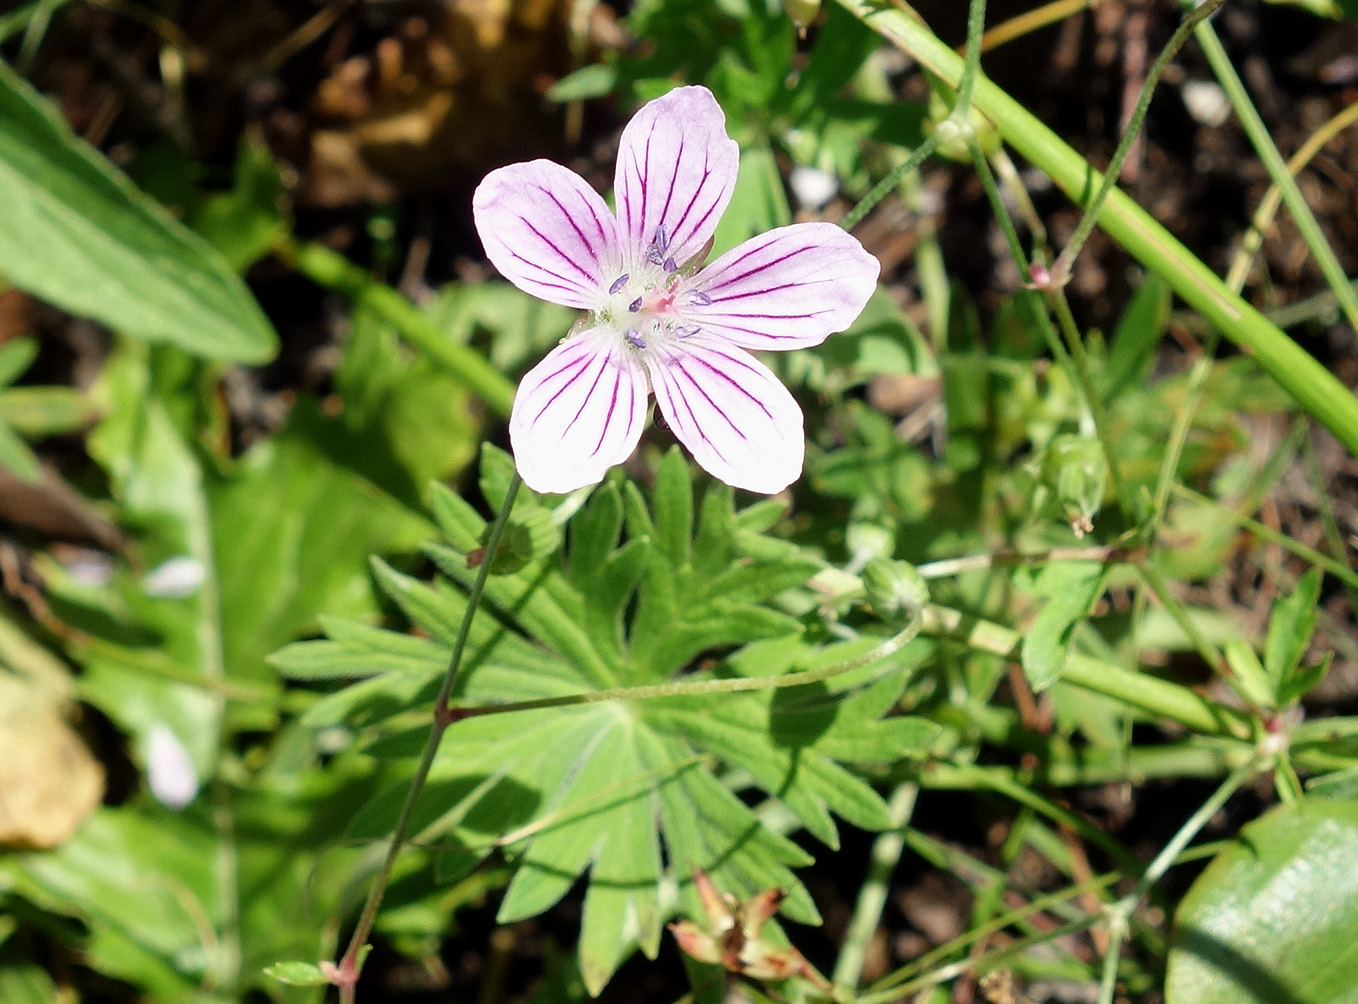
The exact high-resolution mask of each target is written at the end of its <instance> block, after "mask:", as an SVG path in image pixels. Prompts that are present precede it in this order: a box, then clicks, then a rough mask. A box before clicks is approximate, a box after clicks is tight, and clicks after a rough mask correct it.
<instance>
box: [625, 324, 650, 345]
mask: <svg viewBox="0 0 1358 1004" xmlns="http://www.w3.org/2000/svg"><path fill="white" fill-rule="evenodd" d="M627 340H628V341H629V342H631V343H632V348H634V349H644V348H645V347H646V339H644V338H642V337H641V333H640V332H638V331H637V329H636V328H628V329H627Z"/></svg>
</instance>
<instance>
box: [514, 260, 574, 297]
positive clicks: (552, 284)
mask: <svg viewBox="0 0 1358 1004" xmlns="http://www.w3.org/2000/svg"><path fill="white" fill-rule="evenodd" d="M509 254H510V257H512V258H514V259H515V260H516V261H521V262H523V263H524V264H525V265H531V266H532V267H533V268H535V269H537V270H538V271H539V272H546V273H547V274H548V275H550V276H552V278H554V279H560V280H561V282H570V281H571V280H569V279H567V278H566V277H565V276H564V275H561V274H559V273H557V272H553V271H552V270H551V269H550V268H547V267H546V266H544V265H540V264H538V263H537V262H535V261H532V260H531V259H528V258H525V257H524V256H523V255H521V254H519V253H518V252H517V251H510V252H509ZM533 281H534V282H536V283H538V284H539V285H541V286H550V287H551V288H552V289H560V290H564V291H565V292H567V293H579V292H580V287H579V286H563V285H561V283H560V282H543V281H542V280H541V279H534V280H533Z"/></svg>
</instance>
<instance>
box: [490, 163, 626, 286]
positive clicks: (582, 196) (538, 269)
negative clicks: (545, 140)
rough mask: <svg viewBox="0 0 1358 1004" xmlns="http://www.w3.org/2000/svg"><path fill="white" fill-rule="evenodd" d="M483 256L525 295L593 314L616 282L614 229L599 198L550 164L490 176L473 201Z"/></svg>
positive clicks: (617, 256)
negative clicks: (484, 250)
mask: <svg viewBox="0 0 1358 1004" xmlns="http://www.w3.org/2000/svg"><path fill="white" fill-rule="evenodd" d="M472 216H473V218H474V219H475V220H476V232H477V233H478V234H479V235H480V237H481V244H482V246H483V247H485V249H486V257H487V258H489V259H490V260H491V263H492V264H493V265H494V266H495V267H496V268H497V269H499V271H500V274H501V275H503V276H504V277H505V278H506V279H508V280H509V281H510V282H512V283H513V284H514V285H515V286H518V287H519V289H521V290H523V291H524V292H525V293H531V294H532V295H533V296H536V297H538V298H540V299H543V300H548V301H550V302H551V303H559V304H562V305H563V306H566V307H579V308H581V309H582V310H592V309H593V308H594V307H596V306H598V304H599V302H600V300H601V299H603V298H604V297H606V295H607V289H608V287H609V285H611V284H612V282H613V281H614V280H615V279H616V278H617V277H618V274H617V273H618V269H619V263H620V262H621V261H622V256H621V253H620V251H619V246H620V245H619V242H618V226H617V223H616V222H615V221H614V219H613V214H612V213H610V212H609V211H608V206H607V205H606V204H605V203H604V200H603V199H602V198H601V197H600V196H599V193H598V192H596V191H594V189H592V188H590V187H589V185H588V184H586V183H585V179H584V178H582V177H580V175H578V174H576V173H575V172H574V171H571V170H568V169H567V168H564V167H562V166H561V165H560V164H554V163H552V162H551V161H550V160H532V161H528V162H526V163H523V164H510V165H509V166H508V167H502V168H499V169H498V170H495V171H491V172H490V174H488V175H486V176H485V178H484V179H482V181H481V184H479V185H477V186H476V192H475V193H474V194H473V195H472Z"/></svg>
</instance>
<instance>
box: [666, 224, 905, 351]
mask: <svg viewBox="0 0 1358 1004" xmlns="http://www.w3.org/2000/svg"><path fill="white" fill-rule="evenodd" d="M880 271H881V265H880V264H878V262H877V259H876V258H874V257H873V256H872V255H870V254H868V253H867V252H866V251H864V250H863V245H862V244H860V243H858V239H857V238H855V237H854V236H852V235H851V234H848V233H846V232H844V231H843V230H841V229H840V228H839V227H837V226H835V225H834V224H833V223H794V224H793V225H792V226H790V227H779V228H778V229H777V230H770V231H769V232H768V233H766V234H760V235H759V236H758V237H753V238H751V239H750V240H748V241H746V242H745V243H744V244H741V245H739V246H738V247H735V248H732V249H731V250H730V251H728V252H726V254H724V255H722V256H721V257H720V258H718V259H717V260H716V261H714V262H713V263H712V264H711V265H709V266H708V267H707V268H705V269H703V270H702V271H701V272H699V273H698V274H697V276H695V277H694V282H693V284H692V286H691V289H692V290H694V291H696V293H697V294H699V295H697V296H695V295H694V293H690V294H689V295H688V297H687V298H686V300H687V302H686V303H685V305H684V307H683V310H684V316H685V319H686V320H688V321H691V322H692V323H695V324H700V325H702V327H703V330H705V331H707V332H710V333H712V334H714V335H719V336H721V337H723V338H725V339H727V340H728V341H730V342H732V343H734V344H736V345H741V346H744V347H745V348H747V349H760V350H764V351H778V350H782V349H801V348H806V347H807V346H811V345H819V344H820V343H821V342H823V341H825V339H826V336H828V335H830V334H832V333H833V332H836V331H843V330H844V329H845V328H847V327H848V326H849V325H850V324H852V323H853V322H854V319H855V318H856V317H858V315H859V313H860V312H861V311H862V310H863V307H864V306H865V305H866V304H867V302H868V298H869V297H870V296H872V291H873V290H874V289H876V288H877V275H878V273H879V272H880ZM709 300H710V301H711V302H710V303H709V302H707V301H709Z"/></svg>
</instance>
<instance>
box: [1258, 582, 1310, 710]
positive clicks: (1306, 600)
mask: <svg viewBox="0 0 1358 1004" xmlns="http://www.w3.org/2000/svg"><path fill="white" fill-rule="evenodd" d="M1319 604H1320V569H1318V568H1312V569H1310V570H1309V571H1307V573H1306V574H1305V575H1303V576H1302V577H1301V580H1300V581H1299V582H1298V583H1297V588H1296V589H1294V590H1292V592H1290V593H1288V594H1287V595H1286V596H1284V597H1283V598H1282V599H1279V600H1277V601H1276V602H1275V603H1274V604H1273V610H1272V612H1270V614H1269V617H1268V634H1267V636H1266V637H1265V639H1264V669H1265V670H1266V671H1267V672H1268V676H1269V679H1270V680H1271V681H1272V683H1273V687H1274V691H1275V693H1277V694H1279V695H1281V693H1282V691H1283V689H1284V687H1286V686H1287V684H1288V683H1289V682H1290V681H1291V679H1292V676H1293V674H1294V673H1296V671H1297V667H1298V666H1300V665H1301V660H1302V656H1304V655H1305V654H1306V648H1307V646H1308V645H1310V644H1311V635H1312V633H1314V631H1315V629H1316V619H1317V618H1318V617H1319V616H1320V611H1319Z"/></svg>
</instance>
